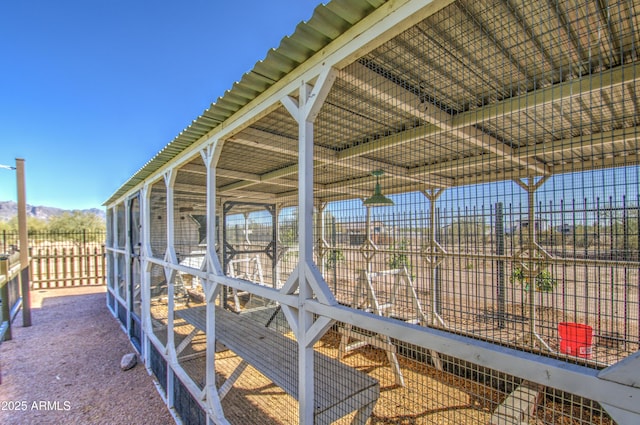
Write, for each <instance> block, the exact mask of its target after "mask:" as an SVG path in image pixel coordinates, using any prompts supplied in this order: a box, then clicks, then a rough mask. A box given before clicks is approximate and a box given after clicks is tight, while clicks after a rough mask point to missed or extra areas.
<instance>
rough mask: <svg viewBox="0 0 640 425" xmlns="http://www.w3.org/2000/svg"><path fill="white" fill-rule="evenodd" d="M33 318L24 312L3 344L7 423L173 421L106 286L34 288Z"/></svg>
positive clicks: (1, 390) (0, 358) (2, 414)
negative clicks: (133, 359) (130, 364)
mask: <svg viewBox="0 0 640 425" xmlns="http://www.w3.org/2000/svg"><path fill="white" fill-rule="evenodd" d="M32 323H33V325H32V326H31V327H28V328H24V327H22V316H21V315H19V316H18V318H17V319H16V321H15V322H14V327H13V328H12V331H13V332H12V333H13V339H12V340H10V341H5V342H2V343H1V344H0V373H1V374H2V383H1V384H0V424H38V425H41V424H62V423H64V424H114V425H116V424H173V423H175V421H174V420H173V418H172V416H171V415H170V413H169V411H168V410H167V408H166V407H165V404H164V402H163V401H162V399H161V397H160V395H159V394H158V392H157V391H156V389H155V387H154V384H153V379H152V378H151V377H150V376H149V375H148V374H147V372H146V370H145V368H144V366H143V365H142V363H141V362H139V363H138V365H137V366H136V367H135V368H133V369H131V370H128V371H126V372H123V371H122V370H120V359H121V358H122V356H123V355H124V354H127V353H130V352H133V351H134V350H133V348H132V346H131V344H130V343H129V341H128V338H127V336H126V335H125V334H124V333H123V332H122V330H121V329H120V326H119V323H118V322H117V320H116V319H115V318H114V317H113V316H112V315H111V314H110V313H109V311H108V310H107V307H106V303H105V287H76V288H64V289H49V290H36V291H33V292H32Z"/></svg>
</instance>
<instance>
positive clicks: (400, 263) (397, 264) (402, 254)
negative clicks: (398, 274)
mask: <svg viewBox="0 0 640 425" xmlns="http://www.w3.org/2000/svg"><path fill="white" fill-rule="evenodd" d="M408 246H409V242H408V241H407V240H406V239H403V240H401V241H400V244H399V245H398V246H397V247H396V245H395V244H393V245H391V250H392V251H393V252H392V253H391V255H390V257H389V262H388V265H389V268H391V269H401V268H403V267H406V268H407V271H408V272H409V275H410V276H411V278H415V276H414V275H413V273H412V267H411V260H409V256H408V255H407V253H406V252H407V248H408Z"/></svg>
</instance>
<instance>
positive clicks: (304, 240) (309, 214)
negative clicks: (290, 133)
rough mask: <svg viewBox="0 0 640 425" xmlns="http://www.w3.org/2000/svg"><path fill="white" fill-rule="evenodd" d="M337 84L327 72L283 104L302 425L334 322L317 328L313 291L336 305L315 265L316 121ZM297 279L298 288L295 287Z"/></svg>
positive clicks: (310, 415) (310, 414)
mask: <svg viewBox="0 0 640 425" xmlns="http://www.w3.org/2000/svg"><path fill="white" fill-rule="evenodd" d="M334 81H335V71H334V70H332V69H328V70H326V71H325V72H323V73H321V74H320V76H319V77H318V80H317V82H316V85H315V87H311V86H310V85H308V84H307V83H305V82H304V81H303V82H302V84H301V86H300V96H299V100H298V101H296V100H295V99H294V98H291V97H285V98H283V99H282V100H281V101H282V104H283V105H284V106H285V107H286V108H287V110H288V111H289V113H290V114H291V115H292V116H293V117H294V118H295V119H296V121H297V122H298V234H299V245H300V255H299V259H298V266H297V267H296V270H295V271H294V273H297V276H291V278H290V279H289V280H288V282H287V285H285V287H284V288H283V289H284V290H285V291H287V292H289V293H293V291H294V290H295V286H297V287H298V289H299V293H298V294H299V295H298V314H297V317H294V316H293V315H292V314H287V313H288V312H287V309H284V310H283V311H284V312H285V315H286V317H287V319H288V320H293V321H294V322H297V323H291V325H292V326H291V328H292V329H294V330H295V332H296V337H297V339H298V379H299V383H298V398H299V421H300V424H303V425H304V424H313V422H314V381H313V378H314V364H313V359H314V356H313V344H314V343H315V341H317V339H318V338H320V336H322V334H323V333H324V332H326V329H328V327H329V326H330V325H331V323H332V321H331V320H329V319H327V318H320V319H318V321H317V322H316V324H315V325H314V321H313V314H312V313H311V312H310V311H308V310H307V309H306V307H305V303H306V302H307V301H308V300H310V299H312V298H313V296H314V292H315V294H316V295H317V297H318V299H319V300H320V301H321V302H324V303H329V304H334V303H335V299H334V298H333V295H332V294H331V292H330V291H329V289H328V287H327V285H326V283H325V282H324V280H323V279H322V276H321V275H320V273H319V272H318V270H317V268H316V267H315V264H314V263H313V243H314V242H313V209H314V205H313V122H314V121H315V118H316V116H317V114H318V112H319V110H320V107H321V106H322V103H323V102H324V100H325V99H326V96H327V94H328V93H329V90H330V88H331V86H332V84H333V82H334ZM295 280H297V285H295V284H294V282H295ZM314 290H315V291H314Z"/></svg>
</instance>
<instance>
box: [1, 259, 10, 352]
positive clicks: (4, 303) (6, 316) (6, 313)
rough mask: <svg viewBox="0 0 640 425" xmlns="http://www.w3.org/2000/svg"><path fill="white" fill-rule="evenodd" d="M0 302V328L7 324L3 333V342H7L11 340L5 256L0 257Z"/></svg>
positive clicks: (7, 269)
mask: <svg viewBox="0 0 640 425" xmlns="http://www.w3.org/2000/svg"><path fill="white" fill-rule="evenodd" d="M3 277H4V279H3V280H1V281H0V300H2V320H0V327H1V326H2V323H3V322H7V330H6V331H5V333H4V338H3V341H9V340H10V339H11V306H10V305H9V304H10V302H9V258H8V257H6V256H1V257H0V279H2V278H3Z"/></svg>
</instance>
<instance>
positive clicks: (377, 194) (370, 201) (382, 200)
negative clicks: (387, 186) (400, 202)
mask: <svg viewBox="0 0 640 425" xmlns="http://www.w3.org/2000/svg"><path fill="white" fill-rule="evenodd" d="M383 174H384V171H382V170H376V171H372V172H371V175H373V176H375V177H376V188H375V189H374V191H373V195H371V196H370V197H369V198H367V199H365V200H364V202H363V203H362V204H363V205H364V206H365V207H388V206H391V205H395V203H394V202H393V201H392V200H391V199H389V198H387V197H386V196H384V195H383V194H382V191H381V190H380V176H381V175H383Z"/></svg>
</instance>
